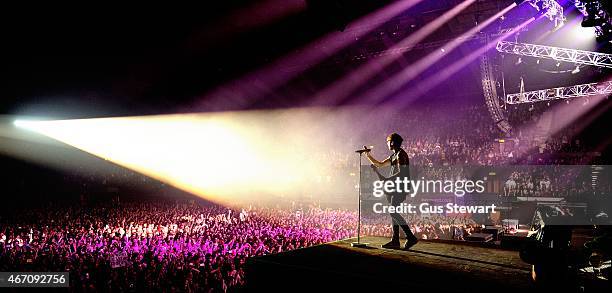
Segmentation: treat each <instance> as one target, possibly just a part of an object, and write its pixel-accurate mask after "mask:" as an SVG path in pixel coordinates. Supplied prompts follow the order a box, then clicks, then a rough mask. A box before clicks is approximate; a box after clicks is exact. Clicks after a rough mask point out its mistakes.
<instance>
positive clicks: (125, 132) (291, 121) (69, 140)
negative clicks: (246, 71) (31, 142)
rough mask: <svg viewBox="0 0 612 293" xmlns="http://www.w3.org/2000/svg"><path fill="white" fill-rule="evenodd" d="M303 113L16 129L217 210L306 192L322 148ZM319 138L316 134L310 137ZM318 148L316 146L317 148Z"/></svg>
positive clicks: (34, 124)
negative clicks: (193, 197) (241, 201)
mask: <svg viewBox="0 0 612 293" xmlns="http://www.w3.org/2000/svg"><path fill="white" fill-rule="evenodd" d="M300 117H301V116H300V114H299V113H286V112H271V111H267V112H265V113H264V112H263V111H262V112H246V113H245V112H243V113H240V112H231V113H218V114H193V115H163V116H145V117H122V118H100V119H79V120H56V121H24V120H17V121H15V122H14V124H15V125H16V126H18V127H20V128H24V129H28V130H31V131H34V132H37V133H40V134H43V135H45V136H48V137H50V138H53V139H55V140H58V141H61V142H63V143H65V144H68V145H70V146H73V147H75V148H78V149H80V150H83V151H85V152H88V153H90V154H93V155H95V156H98V157H100V158H103V159H105V160H108V161H111V162H113V163H116V164H118V165H121V166H123V167H126V168H129V169H132V170H135V171H137V172H139V173H142V174H145V175H147V176H150V177H152V178H155V179H157V180H160V181H162V182H166V183H168V184H170V185H172V186H175V187H177V188H180V189H183V190H185V191H188V192H191V193H193V194H196V195H199V196H201V197H204V198H207V199H209V200H213V201H216V202H219V203H228V202H234V201H236V200H239V199H241V198H244V197H247V198H248V197H251V198H252V196H253V195H255V194H256V195H258V196H262V195H276V196H279V195H283V194H286V193H289V192H293V191H294V190H295V189H296V187H298V188H308V187H307V186H306V184H307V182H306V181H305V178H314V177H316V176H317V173H316V171H317V168H316V166H315V165H314V163H312V162H310V160H309V159H308V156H307V154H309V153H313V152H314V151H315V150H314V149H312V147H309V146H311V145H316V144H317V143H318V141H317V138H313V137H319V138H320V139H324V138H323V136H321V135H319V136H314V133H309V131H310V130H308V129H306V130H304V128H305V127H304V123H305V122H308V121H305V120H310V119H318V118H316V117H301V118H300ZM312 130H313V131H315V129H312ZM313 142H314V143H313Z"/></svg>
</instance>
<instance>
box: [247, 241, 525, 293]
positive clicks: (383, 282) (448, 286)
mask: <svg viewBox="0 0 612 293" xmlns="http://www.w3.org/2000/svg"><path fill="white" fill-rule="evenodd" d="M388 240H389V239H388V238H384V237H362V238H361V242H367V243H369V247H367V248H357V247H351V242H353V241H356V238H350V239H344V240H339V241H335V242H329V243H325V244H321V245H316V246H312V247H308V248H302V249H297V250H293V251H288V252H283V253H278V254H271V255H266V256H261V257H254V258H250V259H249V260H248V261H247V265H246V278H247V286H248V288H247V289H249V290H248V291H251V290H270V289H277V290H280V289H283V290H299V291H303V290H317V291H321V290H324V291H329V290H335V289H341V290H346V289H355V290H359V291H360V292H362V291H364V290H380V289H393V288H398V289H414V290H431V292H481V291H485V290H494V291H497V292H500V291H501V292H510V291H513V292H517V290H529V289H530V288H531V283H530V278H531V274H530V273H531V266H530V265H529V264H527V263H525V262H523V261H522V260H521V259H520V257H519V253H518V251H513V250H505V249H496V248H490V247H480V246H477V245H473V244H468V245H464V244H462V243H460V242H452V243H451V242H438V241H427V240H422V241H420V242H419V243H417V244H416V245H415V246H413V247H412V248H411V249H410V250H408V251H404V250H392V249H383V248H380V245H381V244H383V243H385V242H387V241H388Z"/></svg>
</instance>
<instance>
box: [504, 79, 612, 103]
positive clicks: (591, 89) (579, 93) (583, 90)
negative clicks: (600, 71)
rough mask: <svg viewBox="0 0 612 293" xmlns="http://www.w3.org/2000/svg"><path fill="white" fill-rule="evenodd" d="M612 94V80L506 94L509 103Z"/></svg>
mask: <svg viewBox="0 0 612 293" xmlns="http://www.w3.org/2000/svg"><path fill="white" fill-rule="evenodd" d="M606 94H612V81H606V82H594V83H587V84H579V85H574V86H568V87H556V88H550V89H543V90H537V91H530V92H524V93H516V94H508V95H506V103H508V104H525V103H535V102H541V101H550V100H558V99H569V98H577V97H589V96H596V95H606Z"/></svg>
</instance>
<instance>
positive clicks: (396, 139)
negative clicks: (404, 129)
mask: <svg viewBox="0 0 612 293" xmlns="http://www.w3.org/2000/svg"><path fill="white" fill-rule="evenodd" d="M387 141H392V142H393V145H395V146H397V147H399V146H401V145H402V142H403V141H404V139H403V138H402V136H401V135H399V134H397V133H395V132H394V133H391V134H389V135H388V136H387Z"/></svg>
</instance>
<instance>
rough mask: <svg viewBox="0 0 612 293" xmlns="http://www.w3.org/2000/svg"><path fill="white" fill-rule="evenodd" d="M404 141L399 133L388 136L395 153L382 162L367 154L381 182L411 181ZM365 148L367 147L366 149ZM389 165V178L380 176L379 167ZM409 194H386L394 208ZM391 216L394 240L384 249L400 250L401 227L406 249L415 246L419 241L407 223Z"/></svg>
mask: <svg viewBox="0 0 612 293" xmlns="http://www.w3.org/2000/svg"><path fill="white" fill-rule="evenodd" d="M403 141H404V139H403V138H402V137H401V136H400V135H399V134H397V133H391V134H389V136H387V146H388V147H389V150H390V151H392V152H393V153H392V154H391V155H390V156H389V157H387V158H386V159H384V160H383V161H382V162H381V161H378V160H376V159H375V158H374V157H372V155H371V154H370V152H366V157H367V158H368V160H370V162H371V163H372V165H371V167H372V170H374V172H376V174H377V175H378V178H379V179H380V180H391V181H394V180H395V178H397V177H400V178H402V180H403V178H404V177H407V178H408V180H410V167H409V165H410V160H409V158H408V154H407V153H406V151H404V149H402V148H401V145H402V142H403ZM364 148H365V147H364ZM387 164H390V165H391V171H390V174H389V177H385V176H383V175H381V174H380V171H379V170H378V168H379V167H382V166H385V165H387ZM406 194H407V192H395V193H390V194H385V195H386V197H387V201H388V202H389V203H390V204H391V205H393V206H399V205H400V204H401V203H402V202H403V201H404V200H406ZM389 215H390V216H391V224H392V227H393V238H391V241H389V242H388V243H386V244H383V245H382V247H383V248H393V249H397V248H400V239H399V235H400V233H399V230H400V227H401V228H402V230H403V231H404V233H405V234H406V243H405V244H404V249H409V248H410V247H412V246H413V245H415V244H416V243H417V242H418V240H417V238H416V237H415V236H414V234H412V231H410V227H409V226H408V224H407V223H406V220H405V219H404V217H402V215H400V214H399V213H389Z"/></svg>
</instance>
